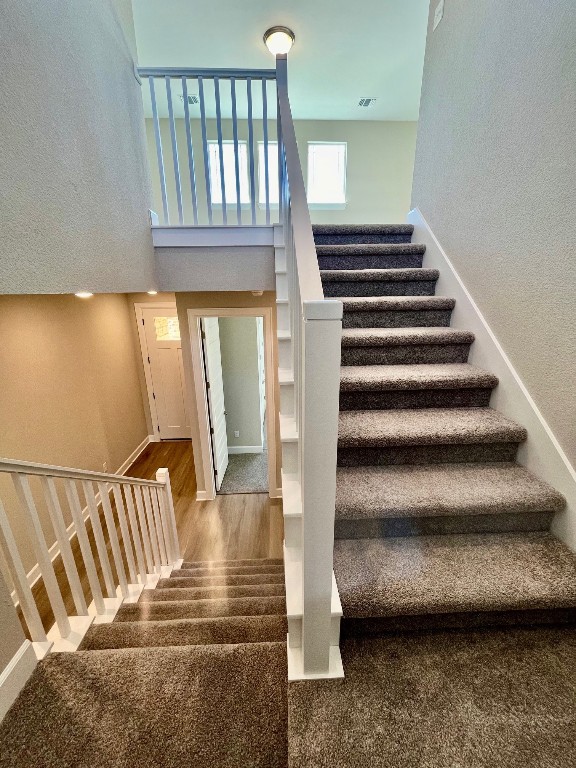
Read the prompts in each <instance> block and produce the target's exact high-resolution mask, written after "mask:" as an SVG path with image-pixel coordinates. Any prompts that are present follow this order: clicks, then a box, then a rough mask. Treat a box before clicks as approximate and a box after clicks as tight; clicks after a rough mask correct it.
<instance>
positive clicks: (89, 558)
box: [64, 479, 106, 616]
mask: <svg viewBox="0 0 576 768" xmlns="http://www.w3.org/2000/svg"><path fill="white" fill-rule="evenodd" d="M64 490H65V491H66V498H67V499H68V506H69V508H70V513H71V515H72V520H73V521H74V527H75V528H76V538H77V539H78V544H79V545H80V552H81V553H82V559H83V560H84V567H85V568H86V575H87V576H88V583H89V584H90V591H91V592H92V599H93V600H94V608H95V610H96V614H97V615H98V616H100V615H102V614H103V613H106V605H105V603H104V597H103V595H102V587H101V586H100V579H99V578H98V573H97V571H96V564H95V562H94V555H93V554H92V548H91V546H90V541H89V539H88V534H87V532H86V523H85V522H84V518H83V516H82V507H81V506H80V499H79V498H78V489H77V488H76V483H75V482H74V480H70V479H66V480H64Z"/></svg>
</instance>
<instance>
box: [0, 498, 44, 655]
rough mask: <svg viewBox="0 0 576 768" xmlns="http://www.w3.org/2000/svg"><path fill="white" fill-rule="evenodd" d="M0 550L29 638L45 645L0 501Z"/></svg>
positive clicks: (25, 577) (40, 620)
mask: <svg viewBox="0 0 576 768" xmlns="http://www.w3.org/2000/svg"><path fill="white" fill-rule="evenodd" d="M0 550H1V551H2V555H3V556H4V560H5V561H6V566H7V568H8V571H9V573H10V576H11V578H12V582H13V584H14V591H15V592H16V596H17V598H18V602H19V603H20V609H21V611H22V615H23V616H24V620H25V622H26V625H27V627H28V631H29V632H30V637H31V638H32V641H33V642H35V643H46V642H47V641H48V638H47V637H46V632H44V627H43V626H42V619H41V618H40V614H39V613H38V608H37V607H36V602H35V600H34V595H33V594H32V590H31V589H30V585H29V584H28V578H27V576H26V571H25V570H24V566H23V565H22V560H21V559H20V553H19V552H18V546H17V544H16V540H15V539H14V535H13V533H12V529H11V528H10V523H9V522H8V517H7V515H6V511H5V510H4V505H3V504H2V501H0Z"/></svg>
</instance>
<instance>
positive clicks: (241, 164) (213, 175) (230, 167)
mask: <svg viewBox="0 0 576 768" xmlns="http://www.w3.org/2000/svg"><path fill="white" fill-rule="evenodd" d="M222 157H223V158H224V184H225V188H226V205H236V202H237V200H236V165H235V162H234V142H233V141H223V142H222ZM208 159H209V162H210V200H211V201H212V205H222V186H221V179H220V148H219V146H218V142H217V141H209V142H208ZM238 173H239V176H240V202H241V203H242V204H247V203H249V202H250V192H249V190H248V152H247V149H246V142H245V141H239V142H238Z"/></svg>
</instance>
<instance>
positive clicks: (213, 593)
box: [139, 583, 284, 603]
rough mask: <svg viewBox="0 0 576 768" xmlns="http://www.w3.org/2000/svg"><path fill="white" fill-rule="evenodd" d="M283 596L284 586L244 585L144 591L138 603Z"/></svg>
mask: <svg viewBox="0 0 576 768" xmlns="http://www.w3.org/2000/svg"><path fill="white" fill-rule="evenodd" d="M283 594H284V584H281V583H280V584H246V585H241V586H235V587H233V586H224V587H177V586H176V587H171V588H170V589H163V588H158V587H156V589H150V590H144V591H143V592H142V595H141V597H140V600H139V602H140V603H147V602H148V603H153V602H158V601H161V600H217V599H220V598H229V597H234V598H236V597H278V596H282V595H283Z"/></svg>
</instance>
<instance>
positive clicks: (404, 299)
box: [340, 296, 456, 312]
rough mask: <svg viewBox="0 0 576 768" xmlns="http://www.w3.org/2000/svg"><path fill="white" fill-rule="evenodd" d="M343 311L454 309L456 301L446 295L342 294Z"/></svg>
mask: <svg viewBox="0 0 576 768" xmlns="http://www.w3.org/2000/svg"><path fill="white" fill-rule="evenodd" d="M340 300H341V301H342V304H343V306H344V312H377V311H381V312H409V311H416V312H421V311H423V310H448V309H454V307H455V306H456V301H455V300H454V299H451V298H449V297H447V296H344V297H342V298H341V299H340Z"/></svg>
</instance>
